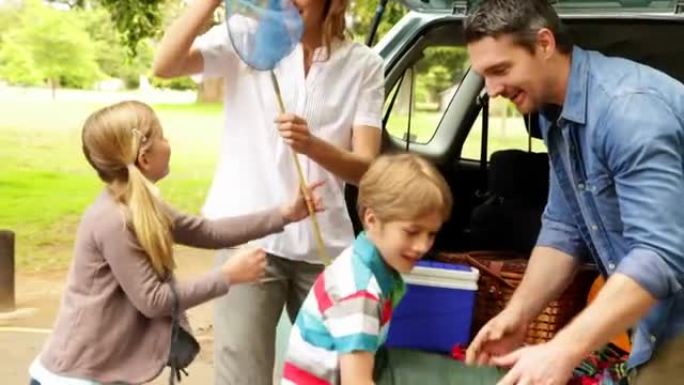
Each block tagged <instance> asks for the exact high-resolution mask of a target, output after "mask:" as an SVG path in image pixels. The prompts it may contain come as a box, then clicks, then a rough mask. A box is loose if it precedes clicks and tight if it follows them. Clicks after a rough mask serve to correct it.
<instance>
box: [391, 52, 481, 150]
mask: <svg viewBox="0 0 684 385" xmlns="http://www.w3.org/2000/svg"><path fill="white" fill-rule="evenodd" d="M467 68H468V61H467V53H466V51H465V48H464V47H462V46H460V47H454V46H432V47H427V48H425V49H424V50H423V52H422V55H421V56H420V59H419V60H418V61H416V62H415V63H414V64H413V65H412V66H410V67H408V68H407V69H406V70H405V71H404V74H403V75H402V77H401V78H400V80H399V81H398V82H397V83H396V84H395V85H394V88H393V89H392V91H391V92H390V94H389V97H388V98H387V100H386V102H385V114H386V117H387V122H386V124H385V127H386V129H387V132H388V133H389V134H390V135H391V136H393V137H395V138H398V139H401V140H407V139H409V141H410V142H413V143H420V144H427V143H429V142H430V141H431V140H432V138H433V136H434V134H435V131H436V129H437V126H438V125H439V122H440V120H441V119H442V116H443V115H444V112H445V110H446V108H447V107H448V105H449V102H450V101H451V98H452V97H453V95H454V93H455V92H456V88H457V87H458V85H459V83H460V81H461V79H462V78H463V75H464V74H465V71H466V69H467Z"/></svg>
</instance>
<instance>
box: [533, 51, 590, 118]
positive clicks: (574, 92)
mask: <svg viewBox="0 0 684 385" xmlns="http://www.w3.org/2000/svg"><path fill="white" fill-rule="evenodd" d="M588 56H589V55H588V53H587V51H585V50H583V49H582V48H579V47H577V46H575V47H573V49H572V55H571V60H570V76H569V77H568V88H567V90H566V91H565V99H564V102H563V106H562V110H561V111H560V119H561V120H569V121H572V122H575V123H578V124H585V123H586V121H587V96H588V87H589V62H588V59H589V58H588ZM554 107H555V106H545V107H544V108H543V109H542V113H543V114H544V116H545V117H546V118H547V119H548V120H549V121H551V122H553V121H555V118H556V117H558V115H556V114H557V113H558V112H557V111H558V110H557V107H555V108H554ZM554 115H555V116H554Z"/></svg>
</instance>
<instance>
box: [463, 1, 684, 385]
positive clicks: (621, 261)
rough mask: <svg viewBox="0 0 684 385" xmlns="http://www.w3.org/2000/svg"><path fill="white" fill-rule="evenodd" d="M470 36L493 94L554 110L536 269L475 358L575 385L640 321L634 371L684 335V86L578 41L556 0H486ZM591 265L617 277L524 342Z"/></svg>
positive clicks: (470, 23)
mask: <svg viewBox="0 0 684 385" xmlns="http://www.w3.org/2000/svg"><path fill="white" fill-rule="evenodd" d="M465 34H466V41H467V47H468V52H469V55H470V60H471V65H472V68H473V69H474V70H475V71H477V72H478V73H479V74H481V75H482V76H483V78H484V80H485V86H486V89H487V92H488V93H489V95H490V96H492V97H496V96H503V97H506V98H508V99H510V100H511V101H512V102H513V103H515V105H516V106H517V108H518V109H519V110H520V112H522V113H529V112H539V113H540V125H541V129H542V133H543V136H544V141H545V143H546V146H547V148H548V152H549V157H550V160H551V173H550V174H551V185H550V186H551V187H550V192H549V201H548V203H547V206H546V209H545V212H544V215H543V218H542V230H541V232H540V234H539V238H538V241H537V246H536V247H535V249H534V250H533V252H532V255H531V257H530V262H529V266H528V269H527V271H526V273H525V277H524V279H523V281H522V283H521V285H520V286H519V288H518V289H517V291H516V293H515V294H514V296H513V298H512V299H511V301H510V303H509V304H508V306H507V307H506V308H505V310H503V311H502V312H501V313H500V314H499V315H498V316H497V317H495V318H494V319H492V320H491V321H490V322H489V323H488V324H486V325H485V326H484V327H483V328H482V329H481V330H480V331H479V333H478V335H477V336H476V338H475V339H474V340H473V343H472V344H471V346H470V348H469V349H468V352H467V362H469V363H471V364H472V363H480V364H482V363H487V364H495V365H502V366H511V367H512V368H511V370H510V371H509V372H508V374H507V375H506V377H504V379H502V381H501V382H500V384H545V385H556V384H565V382H566V381H567V379H568V378H569V377H570V375H571V373H572V370H573V368H574V367H575V366H576V365H577V364H578V363H579V362H580V361H581V360H582V359H583V358H584V357H585V356H586V355H588V354H589V353H590V352H591V351H593V350H594V349H596V348H598V347H600V346H601V345H602V344H604V343H606V342H608V341H609V340H610V339H611V338H612V337H614V336H615V335H617V334H618V333H620V332H622V331H624V330H626V329H628V328H631V329H632V332H633V333H632V343H633V348H632V352H631V355H630V359H629V366H630V367H639V366H641V365H643V364H645V363H646V362H648V361H649V360H650V359H651V358H652V357H654V355H655V356H657V355H658V353H659V351H661V350H662V349H660V348H661V346H663V345H664V344H668V342H670V341H672V340H673V339H675V337H678V336H681V335H682V333H683V332H684V291H683V290H682V285H684V174H683V169H684V124H683V123H684V121H683V120H684V86H683V85H682V84H681V83H679V82H678V81H676V80H674V79H672V78H670V77H669V76H667V75H665V74H664V73H662V72H659V71H657V70H655V69H653V68H650V67H647V66H644V65H641V64H638V63H635V62H632V61H629V60H625V59H620V58H609V57H606V56H603V55H602V54H600V53H598V52H592V51H585V50H583V49H581V48H578V47H576V46H573V45H572V43H571V42H570V40H569V38H568V37H567V35H566V33H565V32H564V31H563V29H562V27H561V24H560V21H559V18H558V15H557V14H556V13H555V11H554V9H553V8H552V7H551V6H550V5H549V3H548V2H547V1H546V0H483V1H482V2H481V3H480V6H479V7H478V8H477V9H476V10H475V11H474V12H473V13H472V14H470V15H469V16H468V18H467V20H466V27H465ZM583 261H595V262H596V263H597V265H598V266H599V269H600V270H601V271H602V272H603V273H604V274H605V275H607V276H608V277H609V278H608V280H607V282H606V285H605V286H604V287H603V290H602V291H601V292H600V294H599V296H598V297H597V298H596V300H595V301H594V302H593V303H592V304H591V305H590V306H588V307H587V308H586V309H585V310H584V311H583V312H582V313H581V314H580V315H579V316H578V317H577V318H575V319H574V320H573V321H572V322H571V323H570V324H569V325H568V326H567V327H565V328H564V329H563V330H562V331H560V332H559V333H558V334H557V335H556V337H555V338H554V339H552V340H551V341H550V342H548V343H545V344H540V345H535V346H529V347H521V343H522V337H523V336H524V333H525V329H526V325H527V324H528V323H529V322H530V321H532V320H533V319H534V318H535V317H536V316H537V315H538V314H539V313H540V312H541V311H542V310H543V309H544V308H545V307H546V305H547V304H548V303H549V302H550V301H551V300H553V299H554V298H556V297H557V296H558V295H559V294H560V293H561V292H562V291H563V289H564V288H565V287H566V286H567V285H568V283H569V282H570V281H571V279H572V277H573V273H574V272H575V271H576V269H577V267H578V265H579V264H580V263H581V262H583ZM682 354H684V352H682Z"/></svg>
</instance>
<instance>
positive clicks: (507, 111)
mask: <svg viewBox="0 0 684 385" xmlns="http://www.w3.org/2000/svg"><path fill="white" fill-rule="evenodd" d="M488 133H489V134H488V135H487V137H488V140H487V159H489V158H490V157H491V155H492V153H494V152H496V151H501V150H511V149H517V150H523V151H528V150H529V149H530V144H531V147H532V148H531V150H532V151H534V152H546V146H545V145H544V141H543V140H541V139H537V138H530V137H529V135H528V133H527V129H526V128H525V120H524V117H523V115H521V114H520V113H519V112H518V110H517V109H516V108H515V105H514V104H513V103H511V102H510V101H509V100H508V99H505V98H502V97H498V98H494V99H491V100H490V101H489V127H488ZM530 142H531V143H530ZM481 150H482V111H480V114H479V115H478V117H477V119H476V120H475V122H474V123H473V126H472V128H471V129H470V132H469V133H468V137H467V138H466V141H465V142H464V143H463V151H462V152H461V158H463V159H469V160H479V159H480V154H481Z"/></svg>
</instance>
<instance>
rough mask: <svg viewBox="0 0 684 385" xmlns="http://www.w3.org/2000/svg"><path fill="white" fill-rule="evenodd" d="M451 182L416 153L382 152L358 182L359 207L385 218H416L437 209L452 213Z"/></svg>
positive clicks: (360, 212)
mask: <svg viewBox="0 0 684 385" xmlns="http://www.w3.org/2000/svg"><path fill="white" fill-rule="evenodd" d="M451 206H452V197H451V190H450V189H449V185H448V184H447V182H446V181H445V180H444V178H443V177H442V175H441V174H440V173H439V171H437V169H436V168H435V167H434V166H433V165H432V164H430V162H428V161H426V160H425V159H423V158H421V157H419V156H418V155H413V154H400V155H383V156H380V157H378V158H377V159H376V160H375V161H374V162H373V163H372V164H371V166H370V167H369V168H368V171H366V173H365V174H364V176H363V177H362V178H361V182H360V183H359V198H358V211H359V217H360V218H362V219H363V215H364V212H365V211H366V209H371V210H373V212H374V213H375V215H376V216H377V217H378V219H380V220H381V221H383V222H391V221H397V220H413V219H417V218H420V217H422V216H425V215H429V214H432V213H434V212H438V213H439V214H440V215H441V216H442V220H443V221H446V220H447V219H449V216H450V215H451Z"/></svg>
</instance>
